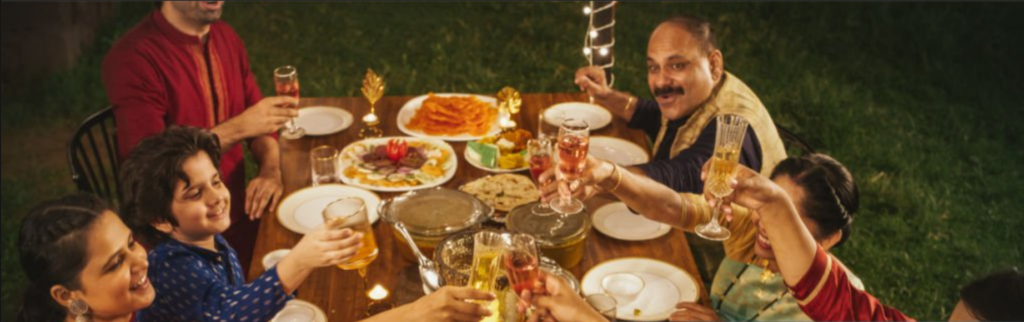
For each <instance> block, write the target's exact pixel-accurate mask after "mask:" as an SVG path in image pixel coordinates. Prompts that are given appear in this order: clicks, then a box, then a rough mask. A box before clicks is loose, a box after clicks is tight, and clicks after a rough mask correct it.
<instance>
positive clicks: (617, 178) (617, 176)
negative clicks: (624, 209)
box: [608, 163, 622, 192]
mask: <svg viewBox="0 0 1024 322" xmlns="http://www.w3.org/2000/svg"><path fill="white" fill-rule="evenodd" d="M612 169H613V171H615V186H614V187H612V188H611V189H608V192H614V191H615V189H618V188H619V185H621V184H622V170H620V169H619V165H618V164H614V163H612Z"/></svg>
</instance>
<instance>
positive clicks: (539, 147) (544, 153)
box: [526, 139, 554, 215]
mask: <svg viewBox="0 0 1024 322" xmlns="http://www.w3.org/2000/svg"><path fill="white" fill-rule="evenodd" d="M526 154H527V155H528V157H529V160H530V175H531V176H533V181H534V182H536V184H537V189H540V185H541V182H540V175H541V174H544V172H547V171H548V169H550V168H551V164H552V163H553V161H552V156H551V155H552V154H553V149H552V148H551V140H548V139H532V140H529V141H526ZM533 213H534V214H538V215H550V214H552V213H554V211H552V210H551V207H548V204H546V203H544V202H543V201H541V202H538V203H537V204H536V205H534V206H533Z"/></svg>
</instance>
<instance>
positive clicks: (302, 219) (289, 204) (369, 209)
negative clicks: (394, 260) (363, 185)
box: [277, 184, 380, 235]
mask: <svg viewBox="0 0 1024 322" xmlns="http://www.w3.org/2000/svg"><path fill="white" fill-rule="evenodd" d="M345 197H359V198H362V199H363V202H365V203H366V215H367V216H369V217H370V224H373V223H375V222H377V218H379V217H380V216H379V215H378V214H377V206H378V205H380V197H379V196H377V194H375V193H373V192H369V191H366V190H364V189H360V188H356V187H350V186H346V185H340V184H327V185H320V186H316V187H310V188H305V189H302V190H299V191H296V192H294V193H292V194H290V195H288V196H287V197H285V198H284V200H282V201H281V205H280V206H278V208H277V220H278V221H280V222H281V225H282V226H284V227H285V228H288V230H291V231H294V232H296V233H298V234H302V235H305V234H307V233H309V232H312V231H313V230H314V229H316V228H317V227H319V226H320V225H323V223H324V217H323V211H324V208H326V207H327V205H328V204H330V203H331V202H333V201H335V200H338V199H340V198H345Z"/></svg>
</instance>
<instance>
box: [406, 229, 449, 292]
mask: <svg viewBox="0 0 1024 322" xmlns="http://www.w3.org/2000/svg"><path fill="white" fill-rule="evenodd" d="M395 229H398V232H400V233H402V237H405V241H406V243H407V244H409V248H412V252H413V254H416V258H418V259H419V261H420V279H421V280H423V285H426V286H427V289H429V290H430V292H431V293H432V292H434V291H436V290H437V289H439V288H441V276H440V275H439V274H438V273H437V266H434V261H432V260H430V259H429V258H427V257H426V256H423V253H422V252H420V248H419V247H418V246H416V242H415V241H413V240H412V236H411V235H409V231H408V230H406V229H405V224H403V223H401V222H395Z"/></svg>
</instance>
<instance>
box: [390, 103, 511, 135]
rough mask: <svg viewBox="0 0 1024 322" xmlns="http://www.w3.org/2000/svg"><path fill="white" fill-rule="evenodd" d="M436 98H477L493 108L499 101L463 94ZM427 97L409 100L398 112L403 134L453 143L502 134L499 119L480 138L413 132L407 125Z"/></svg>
mask: <svg viewBox="0 0 1024 322" xmlns="http://www.w3.org/2000/svg"><path fill="white" fill-rule="evenodd" d="M434 96H440V97H451V96H475V97H476V98H477V99H478V100H480V101H483V102H484V103H488V104H490V105H491V107H492V108H498V99H496V98H494V97H490V96H483V95H475V94H462V93H434ZM427 97H429V96H428V95H420V96H417V97H414V98H413V99H411V100H409V101H408V102H405V105H402V109H401V110H398V130H400V131H402V133H405V134H408V135H412V136H415V137H419V138H435V139H441V140H445V141H452V142H467V141H475V140H479V139H482V138H485V137H488V136H491V135H495V134H498V133H500V132H501V129H500V127H499V126H498V119H497V118H495V119H494V124H491V130H490V131H489V132H487V134H485V135H480V136H473V135H470V134H460V135H454V136H452V135H438V136H435V135H430V134H426V133H423V132H421V131H419V130H411V129H409V128H407V127H405V125H406V124H409V121H410V120H412V117H413V116H415V115H416V111H417V110H419V109H420V106H422V105H423V101H425V100H427Z"/></svg>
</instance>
